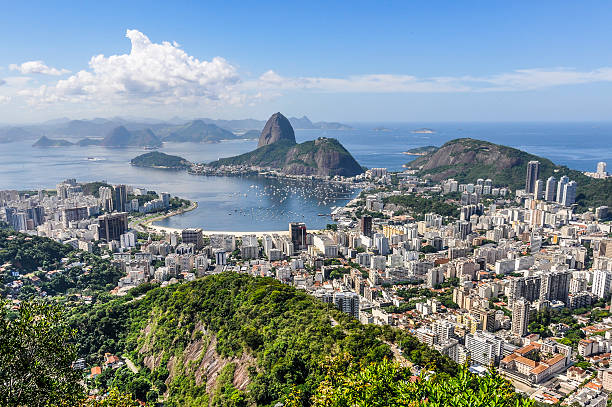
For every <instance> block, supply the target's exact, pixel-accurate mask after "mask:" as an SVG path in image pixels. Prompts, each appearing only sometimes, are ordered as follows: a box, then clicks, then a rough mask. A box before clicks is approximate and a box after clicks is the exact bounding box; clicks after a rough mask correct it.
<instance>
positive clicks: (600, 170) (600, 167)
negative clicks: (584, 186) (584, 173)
mask: <svg viewBox="0 0 612 407" xmlns="http://www.w3.org/2000/svg"><path fill="white" fill-rule="evenodd" d="M606 167H607V164H606V163H605V162H603V161H600V162H598V163H597V175H599V176H600V177H606V176H607V175H608V172H607V169H606Z"/></svg>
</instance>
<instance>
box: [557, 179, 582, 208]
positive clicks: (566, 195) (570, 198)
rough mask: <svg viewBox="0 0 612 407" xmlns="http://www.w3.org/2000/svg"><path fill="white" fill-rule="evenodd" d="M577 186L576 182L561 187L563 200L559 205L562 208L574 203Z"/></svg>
mask: <svg viewBox="0 0 612 407" xmlns="http://www.w3.org/2000/svg"><path fill="white" fill-rule="evenodd" d="M577 187H578V184H577V183H576V181H570V182H568V183H567V184H565V185H564V186H563V198H562V199H561V204H562V205H564V206H571V205H573V204H574V203H575V202H576V188H577Z"/></svg>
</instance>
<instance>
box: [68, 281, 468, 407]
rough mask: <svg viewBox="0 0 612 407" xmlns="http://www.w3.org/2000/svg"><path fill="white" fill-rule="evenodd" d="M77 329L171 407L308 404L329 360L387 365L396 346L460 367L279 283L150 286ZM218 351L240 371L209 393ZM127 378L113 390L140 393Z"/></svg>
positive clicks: (425, 361)
mask: <svg viewBox="0 0 612 407" xmlns="http://www.w3.org/2000/svg"><path fill="white" fill-rule="evenodd" d="M145 292H146V295H144V296H142V294H144V293H145ZM332 320H333V321H336V322H337V325H335V326H332ZM71 324H72V326H73V327H74V328H75V329H77V331H78V332H79V339H78V343H79V353H80V354H81V355H82V356H87V357H89V360H90V361H94V360H96V359H98V360H99V358H100V357H101V356H102V355H103V354H104V353H105V352H110V353H114V354H123V355H128V356H129V357H130V358H132V360H134V361H135V362H136V363H137V364H138V365H139V366H140V368H141V370H140V372H139V374H138V375H132V380H139V381H142V382H144V383H145V386H143V388H144V389H146V390H147V392H148V391H151V390H153V391H156V392H157V393H158V394H162V393H164V391H167V395H168V398H167V400H168V403H169V404H168V405H181V406H189V405H200V404H201V403H203V402H205V401H211V400H212V399H211V397H216V399H218V400H222V399H232V400H245V402H246V403H248V404H251V403H256V404H257V405H274V404H275V403H276V402H277V401H282V400H284V399H285V398H286V397H287V395H288V394H289V393H290V392H291V391H292V390H293V389H298V390H299V392H300V394H301V395H302V396H303V398H302V400H303V403H304V405H307V402H308V399H309V398H310V396H311V395H312V394H314V391H315V390H316V389H317V387H318V386H319V383H320V382H321V380H322V379H323V372H322V371H321V363H322V362H323V359H324V357H325V356H327V355H330V354H340V353H347V354H349V355H350V356H351V357H353V358H355V360H359V361H363V362H364V363H371V362H380V361H382V360H383V359H384V358H391V357H392V352H391V348H390V345H389V344H390V343H395V344H396V345H397V346H398V347H399V348H400V349H401V350H402V352H403V354H404V355H405V356H406V358H408V359H409V360H410V361H412V362H413V363H415V364H418V365H421V366H430V367H431V368H433V369H436V370H437V371H440V372H447V373H449V374H455V373H456V370H457V365H456V364H455V363H454V362H452V361H451V360H449V359H448V358H446V357H444V356H442V355H440V354H439V353H438V352H437V351H435V350H433V349H431V348H429V347H427V346H426V345H424V344H422V343H420V342H419V341H418V340H417V339H416V338H414V337H413V336H410V335H409V334H407V333H406V332H404V331H399V330H394V329H392V328H390V327H381V326H374V325H362V324H360V323H359V322H358V321H357V320H355V319H352V318H350V317H349V316H347V315H346V314H343V313H341V312H340V311H337V310H336V309H335V308H333V307H330V306H329V304H323V303H321V302H319V301H318V300H316V299H314V298H313V297H310V296H308V295H307V294H305V293H303V292H300V291H297V290H295V289H294V288H292V287H289V286H287V285H283V284H281V283H279V282H277V281H276V280H273V279H268V278H253V277H250V276H247V275H239V274H233V273H224V274H220V275H214V276H208V277H205V278H203V279H200V280H196V281H194V282H191V283H187V284H181V285H174V286H170V287H168V288H159V287H157V288H155V287H153V286H149V285H145V286H141V287H139V288H138V289H135V290H132V291H131V292H130V293H129V294H128V295H127V296H126V297H123V298H120V299H116V300H113V301H110V302H108V303H101V304H97V305H96V306H95V307H93V308H91V307H82V308H78V309H75V312H74V313H73V316H72V318H71ZM208 346H212V347H213V349H214V350H215V353H214V355H215V358H216V360H217V362H216V363H220V364H223V363H235V364H236V366H235V367H234V368H227V369H228V371H224V376H223V377H225V379H224V380H225V384H220V382H219V379H217V381H215V383H214V384H210V385H211V386H212V387H213V388H216V389H219V392H218V393H216V394H217V396H214V395H212V394H211V393H210V392H207V391H206V388H207V387H208V386H207V384H206V377H205V376H202V371H201V370H200V368H199V367H200V366H201V363H202V358H203V357H204V354H205V353H206V349H207V347H208ZM193 349H200V350H201V351H200V352H195V353H193V352H192V350H193ZM145 360H146V361H147V363H148V366H147V365H145V363H144V362H145ZM152 360H155V361H158V362H157V363H153V364H152V363H151V361H152ZM209 363H211V362H210V361H209ZM245 363H246V364H247V365H248V366H246V368H247V370H248V372H249V380H248V382H249V384H248V385H247V386H246V388H241V389H237V388H234V387H232V386H230V383H231V382H232V380H231V379H229V377H230V376H231V375H230V373H229V369H234V370H238V368H239V365H240V364H245ZM242 367H243V368H244V367H245V366H242ZM120 370H121V369H120ZM120 370H118V371H117V373H118V372H119V371H120ZM120 376H122V377H121V378H120V379H117V378H116V377H114V378H112V377H111V378H107V379H106V383H107V385H110V386H116V387H118V388H119V389H120V390H123V391H130V390H131V387H130V380H126V377H124V374H121V375H120ZM196 378H200V379H201V380H203V382H202V383H201V384H200V383H199V382H196ZM200 379H198V380H200ZM220 403H221V402H220ZM219 405H232V404H227V403H226V404H223V403H221V404H219ZM234 405H240V404H234Z"/></svg>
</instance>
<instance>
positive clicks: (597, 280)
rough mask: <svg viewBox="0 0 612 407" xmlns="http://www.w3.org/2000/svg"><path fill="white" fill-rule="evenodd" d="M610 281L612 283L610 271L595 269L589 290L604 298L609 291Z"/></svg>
mask: <svg viewBox="0 0 612 407" xmlns="http://www.w3.org/2000/svg"><path fill="white" fill-rule="evenodd" d="M610 283H612V272H609V271H607V270H595V272H594V273H593V287H592V288H591V292H592V293H593V294H594V295H596V296H597V297H598V298H604V297H605V296H606V295H608V293H609V292H610Z"/></svg>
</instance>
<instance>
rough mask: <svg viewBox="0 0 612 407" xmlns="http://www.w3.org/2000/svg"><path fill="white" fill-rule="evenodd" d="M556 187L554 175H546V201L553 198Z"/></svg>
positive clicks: (550, 200)
mask: <svg viewBox="0 0 612 407" xmlns="http://www.w3.org/2000/svg"><path fill="white" fill-rule="evenodd" d="M556 187H557V179H556V178H555V177H548V179H547V180H546V192H545V193H544V199H545V200H546V201H547V202H552V201H554V200H555V192H556Z"/></svg>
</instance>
